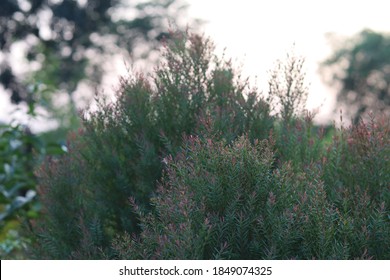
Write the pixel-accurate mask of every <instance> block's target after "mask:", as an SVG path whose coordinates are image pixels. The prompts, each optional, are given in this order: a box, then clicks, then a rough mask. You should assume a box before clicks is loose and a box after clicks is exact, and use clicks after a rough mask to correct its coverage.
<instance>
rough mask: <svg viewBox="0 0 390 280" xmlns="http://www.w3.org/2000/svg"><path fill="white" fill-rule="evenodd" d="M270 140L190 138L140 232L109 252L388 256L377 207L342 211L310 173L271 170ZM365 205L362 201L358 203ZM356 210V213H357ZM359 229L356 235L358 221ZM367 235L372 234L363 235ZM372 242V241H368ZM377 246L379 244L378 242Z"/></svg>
mask: <svg viewBox="0 0 390 280" xmlns="http://www.w3.org/2000/svg"><path fill="white" fill-rule="evenodd" d="M272 142H273V140H272V139H270V140H269V141H267V140H263V141H261V142H259V141H255V144H254V145H252V144H251V143H250V141H249V140H248V138H246V137H241V138H239V139H238V140H237V141H235V142H234V143H233V144H232V145H226V143H225V142H223V141H215V139H213V138H198V137H189V138H188V139H187V142H186V144H185V145H184V146H183V152H182V153H180V154H179V155H178V156H177V157H176V158H175V159H172V158H169V160H168V165H167V169H166V172H165V175H164V177H163V179H162V182H161V184H160V185H159V188H158V191H157V195H156V197H155V198H153V199H152V204H153V205H154V206H155V208H154V211H152V212H149V213H145V212H143V211H142V208H141V207H139V206H138V205H137V204H136V201H135V200H134V199H132V200H131V201H132V204H133V206H134V209H135V211H137V213H139V215H140V217H141V228H142V233H141V234H140V235H139V236H130V235H124V236H122V237H121V238H119V239H117V241H116V242H115V247H116V248H117V250H118V252H119V256H120V257H121V258H126V259H127V258H136V259H215V258H216V259H292V258H293V259H312V258H316V259H351V258H369V257H374V256H375V257H379V258H386V257H388V252H385V251H384V250H382V251H378V249H379V247H378V244H382V245H387V244H388V240H389V238H388V235H387V236H386V235H385V233H386V231H388V230H389V225H388V223H386V219H388V218H386V216H385V214H384V212H385V209H384V204H383V205H381V206H380V207H379V208H375V207H371V206H370V207H369V210H368V212H370V215H373V216H370V215H365V214H362V213H360V214H359V213H357V212H354V211H352V212H342V211H340V210H339V209H338V208H337V207H336V204H335V202H334V201H332V199H331V197H329V196H328V195H327V192H326V187H325V184H324V182H323V181H322V180H321V178H320V174H321V173H320V172H318V170H317V169H316V168H311V169H307V170H306V171H302V172H299V173H296V172H295V171H294V170H293V168H292V166H291V165H290V164H289V163H287V164H283V165H282V166H281V167H280V168H279V169H276V170H273V167H272V165H273V160H274V152H273V148H274V146H273V145H272ZM359 198H360V200H364V199H365V200H366V205H360V206H361V207H367V206H369V203H370V202H369V198H367V196H361V197H359ZM361 210H362V209H360V211H361ZM362 221H365V222H364V224H365V230H364V231H361V229H362V227H361V226H362V224H361V222H362ZM369 229H372V230H373V231H374V232H375V234H376V236H375V237H374V236H370V234H369V233H368V231H369ZM374 240H375V241H374ZM380 242H382V243H380Z"/></svg>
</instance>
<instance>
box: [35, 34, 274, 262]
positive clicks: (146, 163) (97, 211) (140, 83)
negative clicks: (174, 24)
mask: <svg viewBox="0 0 390 280" xmlns="http://www.w3.org/2000/svg"><path fill="white" fill-rule="evenodd" d="M172 36H173V37H174V40H171V41H169V42H167V43H166V46H165V49H164V50H163V62H162V63H161V64H160V66H159V67H158V68H157V69H156V72H155V76H152V77H146V76H143V75H136V76H135V77H134V78H123V79H122V80H121V85H120V87H119V88H118V91H117V92H118V94H117V101H116V102H114V103H108V102H105V101H104V100H100V103H99V104H100V105H99V106H100V109H99V110H97V111H96V112H94V113H91V114H90V115H89V116H88V117H86V118H85V119H84V120H83V130H82V131H80V135H78V136H76V137H75V138H72V139H70V143H69V145H70V147H71V148H70V150H72V152H70V153H68V155H65V156H64V158H63V159H62V160H61V161H60V162H58V163H56V164H52V163H50V164H47V165H46V167H45V168H43V169H41V170H40V171H39V177H40V178H41V180H40V192H41V197H42V201H43V207H44V211H45V213H46V214H45V215H44V217H43V218H42V219H41V221H40V222H39V223H37V224H36V225H35V226H33V229H32V230H33V232H34V235H35V236H36V237H37V242H36V244H37V248H35V249H34V250H32V251H34V252H40V253H36V254H34V255H33V257H43V258H60V259H61V258H63V259H67V258H100V257H104V258H106V257H108V258H112V257H115V252H113V250H112V248H111V241H112V240H113V238H114V237H115V236H116V235H117V234H119V233H123V232H130V233H134V232H139V230H140V228H139V226H138V223H139V217H138V216H137V215H136V214H131V213H132V208H131V206H130V205H129V203H128V198H129V197H135V199H137V202H138V203H139V204H140V205H141V206H142V207H144V208H145V209H147V211H148V210H150V208H151V207H150V197H151V196H152V195H153V192H154V191H155V189H156V182H157V181H158V180H159V179H160V178H161V174H162V167H163V162H162V161H163V159H164V158H165V157H166V156H167V155H175V154H176V153H177V152H178V151H179V150H180V147H181V144H182V140H183V137H184V136H185V135H191V134H199V135H200V134H202V133H203V132H204V131H207V130H208V129H210V127H209V126H208V125H207V123H208V122H210V121H212V122H213V123H214V124H215V125H214V126H213V128H212V129H213V130H214V132H215V133H217V132H218V137H219V138H220V139H226V141H227V142H231V141H233V140H234V139H236V138H237V137H238V136H240V135H242V134H243V133H245V132H247V133H248V134H249V135H251V138H252V139H254V137H257V138H266V137H267V136H268V133H269V130H270V128H271V127H272V122H273V117H271V116H270V107H269V105H268V104H267V103H266V102H265V101H264V100H263V99H262V98H260V96H259V94H258V93H257V92H256V90H253V89H250V88H249V86H248V84H247V82H241V81H239V80H237V79H236V77H235V75H236V74H235V73H234V71H233V68H232V66H231V63H230V62H229V61H222V60H219V59H217V58H216V57H215V56H214V55H213V54H212V50H213V46H212V44H211V42H210V41H209V40H206V39H203V38H201V37H199V36H197V35H192V34H182V33H180V34H172ZM245 96H248V97H247V98H245ZM260 135H261V136H260ZM73 142H77V144H75V145H73ZM76 154H77V156H76ZM75 200H76V201H77V202H76V203H74V201H75ZM57 201H58V202H60V203H57ZM67 209H69V211H68V210H67ZM71 213H73V214H71ZM70 216H72V218H71V219H70V220H69V217H70ZM80 217H83V219H82V221H83V224H80V223H81V218H80ZM68 220H69V221H68ZM97 224H98V225H99V232H100V233H101V234H99V235H97V234H95V231H96V227H97V226H96V225H97ZM73 234H74V235H73ZM65 236H67V238H65ZM95 237H96V238H95ZM38 247H40V248H38ZM82 248H86V250H85V251H84V250H83V249H82ZM90 250H92V251H93V252H99V253H96V254H95V253H91V251H90Z"/></svg>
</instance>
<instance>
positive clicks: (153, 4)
mask: <svg viewBox="0 0 390 280" xmlns="http://www.w3.org/2000/svg"><path fill="white" fill-rule="evenodd" d="M179 1H180V0H178V1H176V0H148V1H146V2H145V1H121V0H1V5H0V47H1V52H0V83H1V84H2V85H3V87H4V88H5V89H6V90H8V91H9V92H10V94H11V100H12V101H13V102H14V103H20V102H23V101H26V102H28V103H31V102H34V101H35V100H34V98H35V97H34V96H33V95H32V93H31V90H30V92H29V90H28V87H27V86H26V81H25V80H24V79H23V78H21V77H18V76H17V75H16V74H15V71H14V70H13V67H12V65H11V62H10V57H11V56H12V55H13V53H12V50H13V48H12V47H13V45H14V44H15V43H18V42H25V43H26V45H27V53H26V58H27V60H28V62H29V64H35V65H39V66H38V67H35V68H34V69H32V77H30V78H33V79H34V80H35V81H39V82H41V83H42V84H43V85H45V86H46V87H50V89H51V90H58V89H60V90H64V91H65V92H67V93H68V94H70V95H72V92H74V90H75V89H76V87H77V85H78V83H79V82H80V81H81V80H83V79H88V81H89V82H91V83H92V84H93V85H94V86H96V85H99V82H100V81H101V76H102V69H101V67H100V65H101V63H102V62H104V60H106V59H107V55H109V54H113V53H116V52H118V50H119V49H121V50H127V51H128V52H131V51H132V50H133V49H134V48H135V47H136V46H139V45H140V44H145V43H147V44H145V46H148V48H146V49H147V50H150V49H152V48H153V47H155V46H156V42H157V41H158V40H159V39H161V38H162V37H163V36H164V34H165V32H167V29H168V26H167V25H168V22H172V23H173V24H174V23H175V19H176V18H177V16H178V15H179V14H180V13H181V11H182V8H183V7H185V6H183V5H181V4H180V3H178V2H179ZM146 53H147V51H146Z"/></svg>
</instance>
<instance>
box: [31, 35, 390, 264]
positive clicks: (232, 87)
mask: <svg viewBox="0 0 390 280" xmlns="http://www.w3.org/2000/svg"><path fill="white" fill-rule="evenodd" d="M172 37H173V39H172V40H170V41H168V42H167V43H166V46H165V48H164V51H163V62H162V63H161V64H160V65H159V66H158V67H157V68H156V70H155V73H154V75H152V76H144V75H134V76H133V77H131V78H127V79H123V80H122V83H121V86H120V87H119V88H118V91H117V92H118V95H117V100H116V101H115V102H107V101H101V102H100V108H99V109H98V110H97V111H95V112H93V113H90V114H89V115H88V116H87V117H85V119H84V120H83V128H82V129H80V130H79V131H78V132H77V133H74V134H72V135H71V136H70V137H69V140H68V145H67V147H68V153H67V154H66V155H64V156H62V157H61V158H50V159H48V160H47V161H46V163H45V164H43V165H42V167H41V168H40V170H39V171H38V177H39V184H40V187H39V194H40V196H39V197H40V199H41V203H42V206H43V215H42V216H41V218H40V219H39V220H38V221H35V222H34V223H30V224H29V231H30V233H31V234H32V235H33V236H34V240H33V242H32V246H31V247H30V250H29V253H30V255H29V256H30V257H31V258H44V259H118V258H125V259H128V258H134V259H259V258H260V259H261V258H264V259H292V258H296V259H312V258H316V259H356V258H362V259H367V258H375V259H388V258H390V250H389V248H390V220H389V203H390V190H389V182H390V180H389V179H390V178H389V174H390V166H389V158H388V157H389V154H390V151H389V147H390V146H389V144H390V143H389V129H390V125H389V121H388V120H387V119H384V120H383V121H376V120H375V119H374V117H373V118H372V121H371V122H369V123H365V122H360V123H359V124H357V125H356V126H353V127H351V128H343V127H342V128H341V129H335V128H333V129H332V130H333V134H334V135H333V138H332V137H328V133H330V132H329V131H328V130H327V129H323V128H318V127H315V126H314V125H313V122H312V121H313V116H312V115H311V114H310V113H308V112H305V111H304V110H303V108H302V106H301V105H302V103H303V102H302V101H303V100H304V99H305V98H306V96H307V90H306V88H305V86H304V75H303V73H302V63H303V62H302V60H301V59H299V58H294V57H288V58H287V60H286V61H285V62H283V63H282V62H281V63H280V64H279V65H278V67H277V68H276V70H275V72H273V74H272V76H271V80H270V90H269V95H268V96H263V95H261V94H260V93H259V92H258V90H256V89H253V88H251V87H249V85H248V82H247V81H245V80H244V81H242V79H241V77H240V75H238V74H237V73H236V72H235V70H234V69H233V67H232V65H231V63H230V62H229V61H224V60H221V59H218V58H217V57H215V56H214V55H213V53H212V51H213V46H212V43H211V42H210V41H209V40H207V39H204V38H202V37H200V36H197V35H193V34H182V33H179V34H173V35H172Z"/></svg>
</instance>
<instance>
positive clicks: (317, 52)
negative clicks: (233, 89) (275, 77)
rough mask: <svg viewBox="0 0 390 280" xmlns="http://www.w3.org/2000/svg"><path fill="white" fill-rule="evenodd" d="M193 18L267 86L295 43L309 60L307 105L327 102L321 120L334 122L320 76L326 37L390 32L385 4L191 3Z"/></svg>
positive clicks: (300, 0)
mask: <svg viewBox="0 0 390 280" xmlns="http://www.w3.org/2000/svg"><path fill="white" fill-rule="evenodd" d="M188 2H189V3H190V11H189V13H190V15H191V16H195V17H199V18H201V19H205V20H206V21H207V23H206V24H205V26H204V27H203V28H202V31H203V32H204V33H205V34H206V35H207V36H210V37H211V38H212V39H213V40H214V42H215V43H216V44H217V49H218V50H219V52H221V50H223V48H225V47H226V48H227V54H228V55H229V56H230V57H232V58H233V59H237V61H238V62H239V63H240V64H242V65H243V71H244V74H246V75H248V76H251V77H254V76H257V77H258V82H259V84H260V85H259V86H260V87H261V86H262V85H265V83H266V81H267V79H268V77H267V71H269V70H270V69H272V68H273V65H274V63H275V61H276V60H277V59H283V58H284V57H285V55H286V53H287V52H288V51H289V50H291V48H292V46H293V45H295V52H296V53H297V54H298V55H302V56H303V57H305V59H306V69H307V81H308V83H309V89H310V94H309V100H308V103H309V104H308V107H310V108H316V107H318V106H320V105H321V104H323V107H322V108H321V109H320V114H319V115H318V118H317V120H318V121H325V120H331V121H332V120H333V116H330V113H331V112H332V111H333V109H334V106H335V103H334V93H332V89H330V88H328V87H326V86H325V85H324V84H323V82H322V80H321V78H320V76H319V75H318V63H319V62H320V61H322V60H323V59H324V58H326V57H327V56H328V55H329V54H330V53H331V48H330V45H329V41H328V40H327V38H326V34H327V33H335V34H336V35H341V36H351V35H353V34H356V33H358V32H360V31H361V30H362V29H364V28H370V29H373V30H375V31H383V32H388V31H390V20H389V11H390V1H386V0H369V1H368V0H355V1H347V0H345V1H342V0H327V1H313V0H311V1H310V0H295V1H294V0H272V1H271V0H269V1H262V0H258V1H255V0H239V1H237V0H188Z"/></svg>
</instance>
